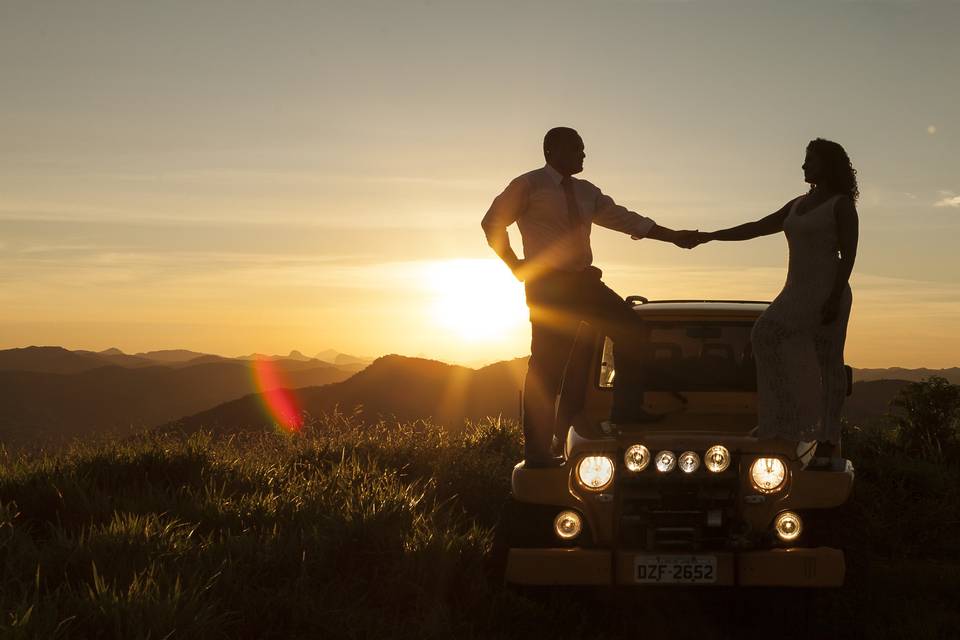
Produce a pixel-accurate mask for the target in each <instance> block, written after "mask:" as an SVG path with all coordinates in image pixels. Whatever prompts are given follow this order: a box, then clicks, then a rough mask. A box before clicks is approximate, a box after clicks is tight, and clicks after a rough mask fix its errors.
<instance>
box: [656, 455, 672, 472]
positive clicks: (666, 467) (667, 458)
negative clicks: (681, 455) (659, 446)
mask: <svg viewBox="0 0 960 640" xmlns="http://www.w3.org/2000/svg"><path fill="white" fill-rule="evenodd" d="M676 466H677V456H676V455H675V454H674V453H673V451H661V452H660V453H658V454H657V471H659V472H660V473H668V472H670V471H673V468H674V467H676Z"/></svg>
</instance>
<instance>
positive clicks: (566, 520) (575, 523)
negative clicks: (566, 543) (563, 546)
mask: <svg viewBox="0 0 960 640" xmlns="http://www.w3.org/2000/svg"><path fill="white" fill-rule="evenodd" d="M582 529H583V520H581V519H580V514H579V513H577V512H576V511H561V512H560V513H559V514H557V517H556V518H554V519H553V530H554V532H555V533H556V534H557V537H558V538H560V539H561V540H573V539H574V538H576V537H577V536H578V535H580V531H581V530H582Z"/></svg>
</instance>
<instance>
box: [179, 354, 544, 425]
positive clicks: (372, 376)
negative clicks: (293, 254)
mask: <svg viewBox="0 0 960 640" xmlns="http://www.w3.org/2000/svg"><path fill="white" fill-rule="evenodd" d="M526 366H527V365H526V358H517V359H514V360H509V361H504V362H498V363H495V364H492V365H489V366H487V367H483V368H481V369H468V368H466V367H461V366H456V365H450V364H446V363H443V362H438V361H436V360H426V359H423V358H408V357H404V356H398V355H389V356H384V357H382V358H378V359H377V360H375V361H374V362H373V364H371V365H370V366H369V367H367V368H366V369H364V370H363V371H361V372H359V373H357V374H356V375H354V376H353V377H351V378H349V379H347V380H345V381H343V382H339V383H336V384H329V385H326V386H324V387H319V388H310V389H299V390H297V392H296V395H297V398H298V400H299V401H300V403H301V407H302V408H303V409H304V410H305V411H307V412H308V413H310V414H313V415H319V414H321V413H324V412H330V411H332V410H333V409H334V408H336V407H340V408H341V409H342V410H344V411H351V410H353V408H354V407H357V406H362V413H363V414H365V416H366V417H367V418H368V419H376V418H378V417H386V418H393V417H395V418H397V419H399V420H413V419H418V418H430V419H432V420H433V421H434V422H436V423H438V424H442V425H446V426H449V427H452V428H454V429H456V428H458V427H460V426H461V425H462V424H463V421H464V420H465V419H473V420H479V419H481V418H484V417H486V416H496V415H498V414H503V415H505V416H508V417H511V418H517V417H518V413H519V391H520V388H521V386H522V384H523V376H524V374H525V372H526ZM262 407H263V401H262V399H261V397H260V396H259V395H258V394H251V395H249V396H247V397H244V398H240V399H239V400H234V401H232V402H227V403H225V404H222V405H220V406H218V407H214V408H213V409H210V410H208V411H203V412H201V413H198V414H196V415H193V416H190V417H188V418H185V419H183V420H180V421H178V426H179V427H181V428H184V429H187V430H195V429H199V428H209V429H212V430H215V431H221V432H224V431H235V430H250V429H253V430H257V429H261V428H264V427H266V426H268V425H270V424H271V419H270V417H269V416H267V415H266V414H265V413H264V410H263V408H262Z"/></svg>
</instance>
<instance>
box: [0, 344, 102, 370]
mask: <svg viewBox="0 0 960 640" xmlns="http://www.w3.org/2000/svg"><path fill="white" fill-rule="evenodd" d="M110 357H112V356H101V355H100V354H98V353H95V352H93V351H68V350H67V349H64V348H63V347H24V348H22V349H5V350H3V351H0V371H35V372H40V373H66V374H69V373H80V372H81V371H89V370H90V369H96V368H97V367H104V366H107V365H109V364H111V362H110V360H109V358H110Z"/></svg>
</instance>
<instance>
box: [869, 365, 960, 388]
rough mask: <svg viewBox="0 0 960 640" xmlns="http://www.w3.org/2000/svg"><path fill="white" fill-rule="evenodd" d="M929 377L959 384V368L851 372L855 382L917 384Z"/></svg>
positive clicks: (892, 368) (896, 368)
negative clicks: (888, 381)
mask: <svg viewBox="0 0 960 640" xmlns="http://www.w3.org/2000/svg"><path fill="white" fill-rule="evenodd" d="M930 376H940V377H941V378H946V379H947V380H949V381H950V382H951V383H952V384H960V367H951V368H950V369H902V368H900V367H890V368H888V369H854V370H853V379H854V380H855V381H859V380H864V381H869V380H908V381H910V382H919V381H920V380H923V379H925V378H929V377H930Z"/></svg>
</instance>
